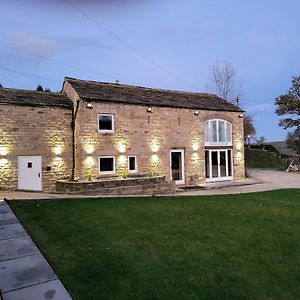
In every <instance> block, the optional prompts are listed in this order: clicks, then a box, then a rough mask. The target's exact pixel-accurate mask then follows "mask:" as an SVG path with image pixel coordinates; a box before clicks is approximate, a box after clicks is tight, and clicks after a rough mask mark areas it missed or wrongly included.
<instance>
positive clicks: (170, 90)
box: [65, 76, 230, 103]
mask: <svg viewBox="0 0 300 300" xmlns="http://www.w3.org/2000/svg"><path fill="white" fill-rule="evenodd" d="M69 79H70V80H75V81H82V82H86V83H92V84H105V85H113V86H116V87H129V88H140V89H146V90H155V91H162V92H172V93H178V94H188V95H190V94H194V95H195V94H197V95H208V96H214V97H216V98H218V99H221V100H223V101H226V100H224V99H222V98H220V97H219V96H218V95H216V94H213V93H204V92H190V91H182V90H173V89H164V88H155V87H154V88H153V87H146V86H140V85H132V84H124V83H114V82H105V81H96V80H85V79H79V78H74V77H68V76H66V77H65V80H69ZM226 102H228V101H226ZM228 103H230V102H228Z"/></svg>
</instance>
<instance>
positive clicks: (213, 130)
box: [204, 119, 232, 146]
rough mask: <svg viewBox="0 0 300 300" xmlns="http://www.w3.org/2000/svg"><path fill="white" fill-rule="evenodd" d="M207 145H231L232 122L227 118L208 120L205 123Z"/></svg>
mask: <svg viewBox="0 0 300 300" xmlns="http://www.w3.org/2000/svg"><path fill="white" fill-rule="evenodd" d="M204 138H205V145H206V146H218V145H220V146H231V145H232V124H231V123H230V122H228V121H225V120H219V119H214V120H208V121H206V122H205V123H204Z"/></svg>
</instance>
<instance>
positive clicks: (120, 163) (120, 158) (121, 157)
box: [118, 155, 127, 167]
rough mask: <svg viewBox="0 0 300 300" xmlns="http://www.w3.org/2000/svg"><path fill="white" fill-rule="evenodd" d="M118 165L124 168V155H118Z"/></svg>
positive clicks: (125, 160)
mask: <svg viewBox="0 0 300 300" xmlns="http://www.w3.org/2000/svg"><path fill="white" fill-rule="evenodd" d="M118 163H119V165H120V166H122V167H124V166H126V163H127V159H126V156H125V155H120V156H119V158H118Z"/></svg>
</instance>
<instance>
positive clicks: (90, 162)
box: [85, 156, 95, 168]
mask: <svg viewBox="0 0 300 300" xmlns="http://www.w3.org/2000/svg"><path fill="white" fill-rule="evenodd" d="M85 164H86V166H87V167H88V168H92V167H93V166H94V164H95V159H94V158H93V157H92V156H88V157H87V158H86V160H85Z"/></svg>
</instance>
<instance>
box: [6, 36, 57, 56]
mask: <svg viewBox="0 0 300 300" xmlns="http://www.w3.org/2000/svg"><path fill="white" fill-rule="evenodd" d="M7 40H8V42H9V44H10V46H12V47H15V48H17V49H21V50H24V51H28V52H30V53H32V54H34V55H37V56H41V57H43V56H44V57H49V56H51V55H53V53H54V52H55V51H56V49H57V47H58V43H57V42H56V41H55V40H53V39H47V38H42V37H39V36H36V35H28V34H25V33H21V32H14V33H9V34H7Z"/></svg>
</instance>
